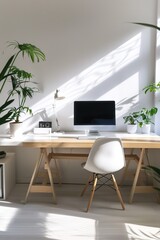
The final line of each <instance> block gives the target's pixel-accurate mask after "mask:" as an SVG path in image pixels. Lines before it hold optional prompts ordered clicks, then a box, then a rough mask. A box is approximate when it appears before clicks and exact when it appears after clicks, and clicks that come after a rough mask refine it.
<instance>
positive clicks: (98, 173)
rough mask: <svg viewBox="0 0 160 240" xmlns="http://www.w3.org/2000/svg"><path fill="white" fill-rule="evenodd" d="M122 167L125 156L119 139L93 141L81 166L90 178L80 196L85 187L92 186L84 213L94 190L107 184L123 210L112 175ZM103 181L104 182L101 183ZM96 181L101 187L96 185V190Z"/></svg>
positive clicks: (119, 194) (118, 191)
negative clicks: (114, 191) (89, 173)
mask: <svg viewBox="0 0 160 240" xmlns="http://www.w3.org/2000/svg"><path fill="white" fill-rule="evenodd" d="M124 166H125V156H124V151H123V147H122V144H121V141H120V139H118V138H98V139H97V140H96V141H95V143H94V144H93V146H92V148H91V151H90V153H89V156H88V159H87V161H86V163H85V164H83V168H84V169H86V170H87V171H89V172H91V173H92V176H91V177H90V178H89V180H88V182H87V184H86V185H85V187H84V189H83V191H82V193H81V196H83V194H84V193H85V191H86V189H87V187H88V186H89V185H90V184H92V191H91V195H90V199H89V202H88V206H87V210H86V212H88V210H89V208H90V206H91V203H92V200H93V196H94V192H95V190H97V189H98V188H100V187H101V186H104V185H106V184H107V185H108V183H112V185H108V186H110V187H111V188H114V190H116V192H117V195H118V198H119V200H120V203H121V206H122V209H123V210H124V209H125V206H124V202H123V199H122V196H121V193H120V190H119V188H118V185H117V182H116V179H115V177H114V175H113V173H114V172H117V171H119V170H120V169H122V168H123V167H124ZM103 179H105V180H104V181H103ZM98 180H99V182H100V183H101V185H98V187H97V189H96V186H97V182H98ZM99 182H98V183H99Z"/></svg>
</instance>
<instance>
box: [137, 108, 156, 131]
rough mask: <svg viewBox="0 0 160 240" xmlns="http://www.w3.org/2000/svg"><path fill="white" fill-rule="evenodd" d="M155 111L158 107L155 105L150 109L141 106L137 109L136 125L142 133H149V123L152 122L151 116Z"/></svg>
mask: <svg viewBox="0 0 160 240" xmlns="http://www.w3.org/2000/svg"><path fill="white" fill-rule="evenodd" d="M157 112H158V109H157V108H156V107H152V108H150V109H147V108H142V109H141V110H140V111H139V119H138V125H139V127H140V128H142V133H146V134H149V133H150V129H151V124H154V123H153V122H152V118H153V116H154V115H155V114H156V113H157Z"/></svg>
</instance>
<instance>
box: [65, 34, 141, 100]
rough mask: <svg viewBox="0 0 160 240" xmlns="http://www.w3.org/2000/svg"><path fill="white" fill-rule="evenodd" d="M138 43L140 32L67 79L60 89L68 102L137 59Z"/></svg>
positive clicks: (139, 41)
mask: <svg viewBox="0 0 160 240" xmlns="http://www.w3.org/2000/svg"><path fill="white" fill-rule="evenodd" d="M140 44H141V34H140V33H139V34H137V35H136V36H134V37H133V38H131V39H130V40H129V41H127V42H126V43H124V44H123V45H121V46H120V47H118V48H117V49H115V50H114V51H112V52H111V53H109V54H108V55H106V56H105V57H103V58H102V59H100V60H99V61H97V62H96V63H94V64H93V65H92V66H90V67H89V68H87V69H85V70H84V71H83V72H81V73H80V74H79V75H77V76H75V77H74V78H72V79H71V80H69V81H67V82H66V83H65V84H64V85H62V86H61V90H62V91H64V92H65V96H66V100H67V99H68V102H70V101H73V100H74V99H77V98H78V97H80V96H82V95H83V94H85V93H87V92H88V91H90V90H92V89H93V88H95V87H97V86H98V85H99V84H101V83H102V82H104V81H106V80H107V79H108V78H110V77H111V76H113V75H114V74H115V73H117V72H118V71H119V70H121V69H123V68H124V67H126V66H127V65H128V64H130V63H131V62H133V61H134V60H135V59H137V58H138V57H139V55H140Z"/></svg>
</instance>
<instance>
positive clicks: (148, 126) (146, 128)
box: [142, 124, 151, 134]
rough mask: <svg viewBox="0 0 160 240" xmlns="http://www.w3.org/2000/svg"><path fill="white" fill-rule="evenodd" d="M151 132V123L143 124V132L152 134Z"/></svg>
mask: <svg viewBox="0 0 160 240" xmlns="http://www.w3.org/2000/svg"><path fill="white" fill-rule="evenodd" d="M150 132H151V124H145V125H143V126H142V133H143V134H150Z"/></svg>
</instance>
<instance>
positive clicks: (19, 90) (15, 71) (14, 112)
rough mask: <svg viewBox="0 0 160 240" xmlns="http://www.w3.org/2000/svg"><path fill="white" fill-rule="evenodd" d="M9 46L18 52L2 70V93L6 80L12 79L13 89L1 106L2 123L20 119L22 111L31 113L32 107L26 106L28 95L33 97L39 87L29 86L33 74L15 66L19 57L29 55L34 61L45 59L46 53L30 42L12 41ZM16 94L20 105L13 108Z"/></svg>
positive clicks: (0, 76)
mask: <svg viewBox="0 0 160 240" xmlns="http://www.w3.org/2000/svg"><path fill="white" fill-rule="evenodd" d="M8 46H9V47H13V48H14V50H16V52H15V54H13V55H12V56H11V57H10V58H9V59H8V61H7V62H6V64H5V66H4V67H3V69H2V71H1V72H0V94H1V93H2V91H3V90H4V87H5V84H6V82H7V81H8V80H11V90H10V91H9V93H8V96H7V98H6V100H5V101H4V103H3V104H2V105H1V106H0V125H2V124H4V123H7V122H10V121H11V120H13V119H15V120H16V121H19V116H20V113H21V112H24V111H27V112H30V113H31V109H29V108H28V107H26V106H25V102H26V99H27V97H30V98H31V97H32V96H33V93H34V92H35V91H37V89H35V88H32V87H28V86H27V84H28V83H30V82H31V81H30V79H31V78H32V74H31V73H28V72H26V71H24V70H21V69H19V68H17V67H16V66H15V62H16V60H17V58H18V57H19V56H20V55H21V56H22V58H24V57H25V56H27V57H28V58H29V59H30V60H31V62H32V63H34V62H35V61H37V62H39V61H40V60H42V61H44V60H45V54H44V53H43V52H42V51H41V50H40V49H39V48H38V47H36V46H34V45H32V44H30V43H23V44H20V43H18V42H11V43H9V45H8ZM15 94H17V95H18V98H19V106H18V107H17V108H16V107H12V108H11V107H10V106H11V104H12V103H13V102H14V100H15V98H14V97H15Z"/></svg>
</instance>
